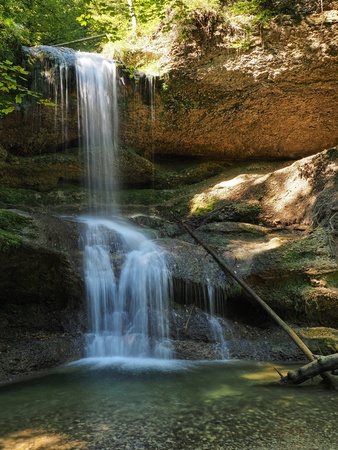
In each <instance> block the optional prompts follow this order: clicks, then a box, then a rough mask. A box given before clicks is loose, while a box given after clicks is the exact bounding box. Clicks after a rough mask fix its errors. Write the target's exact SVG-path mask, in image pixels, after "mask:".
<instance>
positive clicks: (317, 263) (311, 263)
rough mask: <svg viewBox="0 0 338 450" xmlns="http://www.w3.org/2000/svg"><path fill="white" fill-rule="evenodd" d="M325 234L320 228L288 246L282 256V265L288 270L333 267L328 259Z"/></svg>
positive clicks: (332, 263) (328, 250) (328, 251)
mask: <svg viewBox="0 0 338 450" xmlns="http://www.w3.org/2000/svg"><path fill="white" fill-rule="evenodd" d="M329 255H330V249H329V245H328V238H327V233H326V232H325V230H323V229H322V228H321V227H318V228H316V229H315V230H314V231H313V232H312V233H311V234H309V235H308V236H306V237H304V238H303V239H299V240H296V241H294V242H292V243H289V244H288V249H287V250H286V252H285V254H284V256H283V265H284V267H287V268H289V269H292V268H293V269H298V268H304V267H307V266H308V267H310V268H312V269H314V268H316V267H323V266H328V267H330V266H331V265H332V266H333V265H334V261H333V260H332V259H331V258H330V257H329Z"/></svg>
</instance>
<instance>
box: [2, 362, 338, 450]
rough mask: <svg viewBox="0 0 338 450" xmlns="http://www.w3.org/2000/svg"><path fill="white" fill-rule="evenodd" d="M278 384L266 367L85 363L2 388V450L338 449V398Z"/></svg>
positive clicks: (313, 388)
mask: <svg viewBox="0 0 338 450" xmlns="http://www.w3.org/2000/svg"><path fill="white" fill-rule="evenodd" d="M275 367H276V365H275ZM278 367H279V368H280V366H278ZM282 370H286V369H285V368H284V369H282ZM277 379H278V375H277V373H276V372H275V371H274V369H273V365H271V364H266V363H252V362H239V361H237V362H178V361H177V362H167V363H158V362H156V361H153V362H149V361H143V363H142V364H141V363H140V360H110V363H109V364H101V363H100V362H96V363H95V361H92V362H90V361H88V360H87V362H85V363H84V362H83V363H82V364H77V365H71V366H66V367H62V368H59V369H58V370H56V371H55V372H53V373H51V374H48V375H45V376H43V377H39V378H33V379H29V380H26V381H23V382H19V383H13V384H11V385H7V386H3V387H1V388H0V405H1V408H0V448H1V449H3V450H16V449H20V450H22V449H27V450H28V449H34V450H36V449H39V450H41V449H48V450H49V449H96V450H104V449H118V450H124V449H129V450H131V449H132V450H134V449H138V450H140V449H144V450H155V449H167V450H178V449H182V450H190V449H193V450H198V449H208V450H211V449H216V450H217V449H222V450H223V449H226V450H228V449H229V450H230V449H248V450H252V449H269V450H270V449H289V450H295V449H306V450H311V449H325V450H331V449H332V450H336V449H338V435H337V426H338V408H337V405H338V394H337V393H335V392H331V391H328V390H325V389H324V388H323V387H321V386H320V385H319V384H318V383H316V384H313V385H310V386H304V387H303V386H299V387H271V386H266V385H264V383H265V382H267V381H272V380H277Z"/></svg>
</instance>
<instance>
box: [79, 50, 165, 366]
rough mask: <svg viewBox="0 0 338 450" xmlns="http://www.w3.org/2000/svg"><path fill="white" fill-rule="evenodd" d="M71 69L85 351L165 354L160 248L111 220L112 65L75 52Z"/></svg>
mask: <svg viewBox="0 0 338 450" xmlns="http://www.w3.org/2000/svg"><path fill="white" fill-rule="evenodd" d="M75 66H76V77H77V93H78V111H79V112H78V115H79V128H80V134H81V136H82V147H83V150H84V154H85V158H84V159H85V161H84V164H85V171H86V177H87V187H88V190H89V210H90V215H89V217H85V218H82V220H83V221H85V222H86V224H87V231H86V234H85V236H84V271H85V284H86V296H87V302H88V314H89V328H90V332H89V333H88V336H87V345H86V356H87V357H112V356H123V357H131V356H132V357H154V358H169V357H170V354H171V345H170V341H169V325H168V297H169V276H168V270H167V267H166V262H165V258H164V253H163V251H162V250H161V249H160V248H159V247H158V246H157V245H156V244H155V243H154V242H153V241H150V240H148V239H147V238H146V237H145V236H144V235H143V234H142V233H141V232H140V231H139V230H138V229H136V228H134V227H132V226H131V225H130V224H128V223H126V222H125V221H123V220H122V219H121V218H119V217H118V206H117V204H118V202H117V195H116V194H117V188H118V180H117V175H116V171H115V170H114V169H115V166H116V158H117V157H118V147H119V145H118V108H117V97H118V84H117V74H116V64H115V63H114V62H113V61H108V60H106V59H104V58H102V57H101V56H99V55H94V54H89V53H80V52H79V53H77V54H76V64H75ZM114 255H115V256H116V255H119V256H122V257H123V259H124V262H123V264H122V265H121V267H114ZM115 266H116V264H115Z"/></svg>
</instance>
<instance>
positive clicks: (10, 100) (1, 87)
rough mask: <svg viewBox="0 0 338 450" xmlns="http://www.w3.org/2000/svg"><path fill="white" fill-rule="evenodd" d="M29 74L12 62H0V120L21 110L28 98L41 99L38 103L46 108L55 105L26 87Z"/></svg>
mask: <svg viewBox="0 0 338 450" xmlns="http://www.w3.org/2000/svg"><path fill="white" fill-rule="evenodd" d="M27 75H28V72H27V71H26V70H25V69H24V68H23V67H21V66H18V65H14V64H13V63H12V62H11V61H8V60H5V61H3V62H0V118H1V117H3V116H5V115H7V114H9V113H11V112H13V111H15V110H16V109H19V107H20V105H21V104H22V102H23V100H24V99H25V98H26V97H30V98H32V99H39V100H38V103H40V104H44V105H46V106H53V105H54V104H53V103H52V102H50V101H48V100H47V99H40V97H41V95H40V94H38V93H36V92H33V91H31V90H30V89H28V88H27V87H26V86H25V83H26V76H27Z"/></svg>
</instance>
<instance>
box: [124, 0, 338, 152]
mask: <svg viewBox="0 0 338 450" xmlns="http://www.w3.org/2000/svg"><path fill="white" fill-rule="evenodd" d="M272 3H273V2H272ZM274 3H275V4H276V5H275V6H276V8H279V10H280V11H281V12H282V13H281V14H279V15H278V16H276V17H275V18H274V19H273V20H272V22H271V23H270V25H269V27H268V28H266V29H261V30H260V33H259V34H257V35H256V36H252V43H253V45H252V47H251V48H250V50H248V51H245V50H244V49H238V50H234V49H233V48H230V47H229V45H228V43H227V42H226V39H225V38H223V37H222V32H224V30H222V29H220V30H219V31H218V34H217V32H216V34H214V35H213V36H210V35H209V34H208V33H209V31H210V30H209V28H210V27H211V26H213V27H214V29H217V23H216V24H214V23H211V21H212V20H214V19H213V18H205V22H204V23H201V22H198V20H197V19H196V23H195V24H194V25H195V27H194V28H193V31H192V32H191V39H190V40H189V41H186V42H183V43H180V44H179V45H178V44H176V46H174V47H173V48H172V49H171V52H172V56H171V64H172V68H171V70H170V72H169V75H168V76H167V77H166V78H165V80H164V82H163V83H162V84H161V83H160V82H158V84H157V90H156V102H155V104H156V117H155V120H154V121H151V118H150V113H149V107H148V106H147V105H146V103H147V102H146V100H147V99H146V96H143V102H142V95H136V97H138V98H137V100H138V101H137V102H136V105H135V103H134V101H135V98H134V97H133V98H132V99H131V97H132V96H130V97H129V99H128V102H127V108H126V110H125V115H124V118H125V120H124V121H123V136H124V139H125V141H126V142H127V143H128V144H131V145H133V146H134V147H136V148H138V149H139V150H141V151H143V152H144V154H149V153H150V152H151V151H153V152H155V153H159V154H161V153H167V154H178V155H203V156H208V157H214V158H221V159H230V160H238V159H242V160H246V159H253V158H272V159H276V158H277V159H281V158H300V157H304V156H307V155H310V154H314V153H316V152H317V151H320V150H322V149H324V148H328V147H330V146H333V145H336V144H337V142H338V126H337V123H338V121H337V118H338V117H337V115H338V113H337V109H336V104H337V100H338V94H337V80H336V79H337V70H338V56H337V55H338V39H337V35H338V33H337V31H338V10H337V9H327V10H325V11H323V12H321V11H320V8H319V6H320V5H319V2H318V4H317V2H297V5H298V10H299V11H298V12H299V13H297V14H296V15H295V5H293V7H292V8H291V7H290V5H289V4H290V2H286V1H284V2H281V1H280V2H274ZM292 3H294V2H292ZM325 7H326V8H333V7H337V5H336V4H335V3H334V2H326V3H325ZM291 9H292V11H293V13H294V15H293V16H291V15H286V14H285V13H288V12H289V11H291ZM296 10H297V8H296ZM300 14H306V15H300ZM208 20H209V22H208ZM208 27H209V28H208ZM150 142H151V143H152V144H151V145H152V147H151V148H150Z"/></svg>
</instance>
